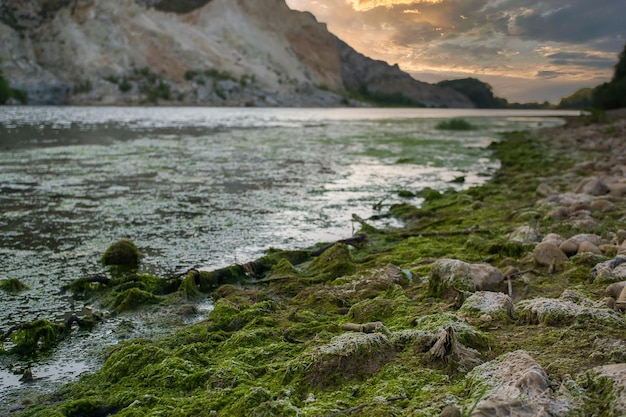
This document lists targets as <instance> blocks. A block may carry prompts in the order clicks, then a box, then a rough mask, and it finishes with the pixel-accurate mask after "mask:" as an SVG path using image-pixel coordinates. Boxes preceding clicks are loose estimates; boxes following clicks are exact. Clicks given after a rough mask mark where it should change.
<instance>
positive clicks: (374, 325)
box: [341, 321, 391, 336]
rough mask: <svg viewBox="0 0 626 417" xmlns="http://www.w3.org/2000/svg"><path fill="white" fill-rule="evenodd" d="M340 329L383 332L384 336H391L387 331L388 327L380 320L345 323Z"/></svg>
mask: <svg viewBox="0 0 626 417" xmlns="http://www.w3.org/2000/svg"><path fill="white" fill-rule="evenodd" d="M341 329H342V330H348V331H351V332H361V333H376V332H378V333H382V334H384V335H385V336H391V332H390V331H389V329H387V326H385V325H384V324H383V322H382V321H372V322H370V323H365V324H356V323H346V324H344V325H343V326H341Z"/></svg>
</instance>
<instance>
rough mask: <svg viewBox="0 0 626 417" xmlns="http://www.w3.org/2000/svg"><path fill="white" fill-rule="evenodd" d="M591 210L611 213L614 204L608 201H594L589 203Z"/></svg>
mask: <svg viewBox="0 0 626 417" xmlns="http://www.w3.org/2000/svg"><path fill="white" fill-rule="evenodd" d="M591 210H592V211H602V212H607V211H612V210H615V204H613V203H611V202H610V201H608V200H595V201H594V202H592V203H591Z"/></svg>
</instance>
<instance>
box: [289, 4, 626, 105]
mask: <svg viewBox="0 0 626 417" xmlns="http://www.w3.org/2000/svg"><path fill="white" fill-rule="evenodd" d="M286 1H287V4H288V5H289V7H291V8H292V9H296V10H303V11H309V12H311V13H313V15H314V16H315V17H316V18H317V20H318V21H320V22H323V23H326V24H327V25H328V30H330V31H331V32H332V33H334V34H335V35H337V36H338V37H339V38H340V39H342V40H344V41H345V42H347V43H348V44H349V45H350V46H352V47H353V48H354V49H356V50H357V51H359V52H361V53H363V54H364V55H366V56H369V57H370V58H374V59H379V60H383V61H386V62H388V63H390V64H398V65H399V66H400V68H401V69H402V70H404V71H406V72H408V73H409V74H411V75H412V76H413V77H414V78H416V79H418V80H420V81H426V82H430V83H435V82H438V81H442V80H452V79H459V78H467V77H473V78H478V79H479V80H481V81H484V82H487V83H489V84H490V85H491V86H492V88H493V91H494V94H495V95H496V96H498V97H503V98H506V99H507V100H509V102H543V101H550V102H552V103H558V102H559V100H560V99H561V98H562V97H565V96H568V95H570V94H572V93H574V92H575V91H577V90H578V89H580V88H583V87H594V86H596V85H598V84H601V83H603V82H606V81H609V80H610V79H611V77H612V75H613V66H614V65H615V64H616V63H617V60H618V55H619V53H620V52H621V51H622V50H623V49H624V44H626V0H286Z"/></svg>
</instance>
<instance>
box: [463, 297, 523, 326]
mask: <svg viewBox="0 0 626 417" xmlns="http://www.w3.org/2000/svg"><path fill="white" fill-rule="evenodd" d="M513 312H514V307H513V300H511V297H509V296H508V295H506V294H504V293H501V292H492V291H478V292H476V293H474V294H472V295H470V296H469V297H468V298H467V299H466V300H465V301H464V302H463V305H462V306H461V308H460V309H459V314H462V315H467V316H472V317H487V316H488V319H489V321H490V320H491V319H499V320H509V319H512V318H513Z"/></svg>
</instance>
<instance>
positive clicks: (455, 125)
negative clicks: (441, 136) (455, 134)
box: [436, 118, 476, 130]
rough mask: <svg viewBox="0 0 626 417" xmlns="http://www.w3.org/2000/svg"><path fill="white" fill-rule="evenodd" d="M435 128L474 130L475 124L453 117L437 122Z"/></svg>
mask: <svg viewBox="0 0 626 417" xmlns="http://www.w3.org/2000/svg"><path fill="white" fill-rule="evenodd" d="M436 128H437V129H439V130H474V129H476V126H474V125H473V124H471V123H470V122H468V121H467V120H465V119H459V118H454V119H450V120H444V121H442V122H439V123H438V124H437V126H436Z"/></svg>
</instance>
